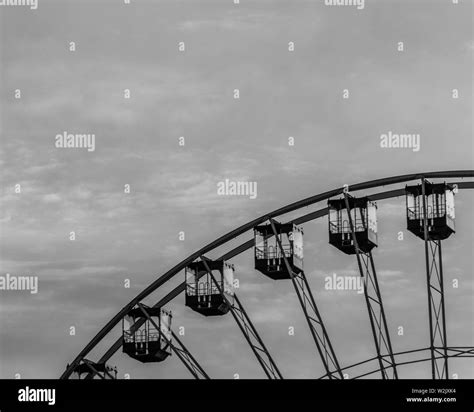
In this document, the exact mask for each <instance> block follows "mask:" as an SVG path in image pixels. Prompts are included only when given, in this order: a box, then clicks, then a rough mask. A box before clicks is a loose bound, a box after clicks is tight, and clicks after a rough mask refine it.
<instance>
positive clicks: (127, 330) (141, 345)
mask: <svg viewBox="0 0 474 412" xmlns="http://www.w3.org/2000/svg"><path fill="white" fill-rule="evenodd" d="M140 306H141V307H140ZM140 306H138V307H135V308H133V309H132V310H130V311H129V312H128V314H127V315H126V316H125V317H124V318H123V320H122V329H123V345H122V346H123V352H124V353H126V354H127V355H129V356H130V357H132V358H134V359H136V360H138V361H140V362H143V363H150V362H161V361H163V360H165V359H166V358H167V357H168V356H169V355H171V339H172V332H171V317H172V316H171V312H170V311H167V310H165V309H162V308H149V307H147V306H145V305H140ZM142 308H143V309H144V310H145V311H146V313H147V314H148V316H147V315H146V314H145V313H144V312H143V310H142ZM137 321H142V322H143V323H142V325H141V326H140V327H139V328H138V329H136V330H135V331H134V330H133V329H132V327H133V325H134V324H135V322H137Z"/></svg>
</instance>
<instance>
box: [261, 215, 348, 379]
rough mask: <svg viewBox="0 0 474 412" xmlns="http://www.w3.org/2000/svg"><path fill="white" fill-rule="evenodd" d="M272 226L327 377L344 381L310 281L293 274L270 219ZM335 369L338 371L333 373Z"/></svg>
mask: <svg viewBox="0 0 474 412" xmlns="http://www.w3.org/2000/svg"><path fill="white" fill-rule="evenodd" d="M270 224H271V226H272V231H273V235H274V236H275V239H276V241H277V243H278V248H279V249H280V252H281V254H282V256H283V260H284V262H285V266H286V270H287V271H288V273H289V275H290V277H291V281H292V283H293V286H294V288H295V291H296V295H297V296H298V300H299V302H300V304H301V308H302V309H303V313H304V315H305V318H306V321H307V322H308V326H309V330H310V332H311V335H312V337H313V340H314V343H315V344H316V348H317V349H318V353H319V356H320V357H321V360H322V362H323V365H324V369H325V370H326V373H327V376H328V377H329V379H344V375H343V374H342V371H341V367H340V366H339V361H338V359H337V357H336V353H335V352H334V349H333V347H332V344H331V340H330V339H329V336H328V333H327V331H326V327H325V326H324V322H323V319H322V317H321V315H320V313H319V310H318V307H317V305H316V301H315V300H314V297H313V293H312V292H311V288H310V287H309V284H308V280H307V279H306V276H305V274H304V272H303V271H301V272H300V273H294V272H293V270H292V269H291V266H290V264H289V262H288V259H287V257H286V256H285V251H284V249H283V245H282V244H281V240H280V238H279V237H278V233H277V230H276V227H275V223H274V221H273V219H270ZM333 369H335V370H336V371H335V372H332V370H333Z"/></svg>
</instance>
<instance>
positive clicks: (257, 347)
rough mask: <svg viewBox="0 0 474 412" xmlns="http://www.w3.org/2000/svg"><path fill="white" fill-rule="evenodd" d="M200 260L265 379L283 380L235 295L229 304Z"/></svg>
mask: <svg viewBox="0 0 474 412" xmlns="http://www.w3.org/2000/svg"><path fill="white" fill-rule="evenodd" d="M201 260H202V261H203V263H204V266H205V268H206V270H207V273H209V275H210V276H211V278H212V281H213V282H214V285H215V286H216V287H217V289H218V290H219V293H221V294H222V296H223V297H224V299H225V301H226V303H227V305H228V306H229V309H230V311H231V313H232V315H233V317H234V319H235V321H236V322H237V325H238V326H239V328H240V330H241V332H242V333H243V335H244V337H245V339H246V340H247V342H248V344H249V345H250V348H251V349H252V351H253V353H254V355H255V357H256V358H257V360H258V363H260V366H261V367H262V369H263V371H264V372H265V375H266V376H267V378H268V379H283V376H282V375H281V373H280V370H279V369H278V367H277V365H276V364H275V361H274V360H273V358H272V356H271V355H270V352H269V351H268V349H267V347H266V346H265V344H264V343H263V341H262V339H261V338H260V335H259V334H258V332H257V329H255V326H253V323H252V321H251V320H250V318H249V317H248V315H247V312H246V311H245V309H244V307H243V306H242V304H241V303H240V301H239V298H238V297H237V295H236V294H234V302H233V303H231V302H229V300H228V299H227V297H226V295H225V294H224V291H223V290H222V288H221V285H220V283H219V282H218V281H217V280H216V278H215V277H214V274H213V273H212V270H211V269H210V267H209V265H208V264H207V262H206V258H205V257H201Z"/></svg>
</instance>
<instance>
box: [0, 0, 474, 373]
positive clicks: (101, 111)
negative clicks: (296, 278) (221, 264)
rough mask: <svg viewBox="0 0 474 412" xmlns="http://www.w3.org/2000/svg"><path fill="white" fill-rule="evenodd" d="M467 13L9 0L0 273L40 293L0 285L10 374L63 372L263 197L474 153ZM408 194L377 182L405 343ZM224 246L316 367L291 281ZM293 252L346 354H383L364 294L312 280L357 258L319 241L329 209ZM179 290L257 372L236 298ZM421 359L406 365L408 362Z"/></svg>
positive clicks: (465, 365) (307, 1)
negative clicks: (229, 190)
mask: <svg viewBox="0 0 474 412" xmlns="http://www.w3.org/2000/svg"><path fill="white" fill-rule="evenodd" d="M472 22H473V15H472V1H470V0H459V3H458V4H453V1H452V0H410V1H408V0H366V1H365V3H364V8H363V9H358V8H357V7H354V6H328V5H325V2H324V1H323V0H292V1H290V0H241V1H240V3H239V4H234V2H233V0H154V1H151V0H131V2H130V4H125V2H124V0H96V1H86V0H74V1H73V0H60V1H59V0H39V4H38V9H37V10H30V9H29V8H28V7H21V6H16V7H14V6H0V105H1V106H0V133H1V145H0V153H1V154H0V160H1V163H0V170H1V173H0V180H1V209H0V211H1V214H0V258H1V263H0V275H1V276H4V275H6V274H7V273H9V274H11V275H16V276H38V279H39V291H38V293H37V294H30V293H29V292H27V291H23V292H19V291H0V378H12V377H15V375H16V374H20V375H21V377H24V378H43V377H44V378H55V377H58V376H59V375H60V374H61V373H62V371H63V370H64V368H65V366H66V363H67V362H70V361H71V360H72V359H73V358H74V357H75V355H76V354H77V353H78V352H79V351H80V350H81V349H82V347H84V345H85V344H87V342H88V341H89V340H90V339H91V338H92V337H93V336H94V335H95V334H96V333H97V332H98V331H99V330H100V328H101V327H102V326H103V325H104V324H105V323H106V322H107V321H108V320H109V319H110V318H111V317H112V316H113V315H114V314H115V313H116V312H117V311H118V310H120V309H121V308H122V307H123V306H124V305H125V304H126V303H127V302H128V301H130V300H131V299H132V298H133V297H134V296H135V295H136V294H137V293H138V292H140V291H141V290H142V289H143V288H144V287H146V286H147V285H148V284H150V283H151V282H152V281H153V280H154V279H156V278H157V277H158V276H159V275H161V274H162V273H164V272H165V271H167V270H168V269H169V268H171V267H172V266H174V265H175V264H176V263H178V262H179V261H181V260H182V259H184V258H185V257H187V256H188V255H190V254H191V253H193V252H194V251H196V250H197V249H198V248H199V247H201V246H203V245H204V244H207V243H209V242H211V241H212V240H214V239H215V238H217V237H219V236H221V235H222V234H224V233H226V232H228V231H230V230H232V229H234V228H235V227H237V226H238V225H240V224H243V223H245V222H247V221H249V220H251V219H253V218H255V217H258V216H260V215H263V214H264V213H266V212H269V211H271V210H274V209H276V208H278V207H280V206H283V205H285V204H288V203H290V202H293V201H296V200H299V199H302V198H305V197H308V196H310V195H313V194H317V193H320V192H323V191H326V190H329V189H332V188H336V187H341V186H342V185H343V184H345V183H347V184H352V183H358V182H362V181H366V180H372V179H376V178H382V177H386V176H392V175H399V174H405V173H412V172H420V171H436V170H459V169H473V167H472V166H473V159H474V153H473V129H472V112H473V107H472V90H473V89H472V80H473V65H472V53H473V48H474V42H473V38H472V25H473V24H472ZM71 42H74V45H75V50H73V51H71ZM180 42H184V45H185V50H184V51H181V50H180V49H179V45H180ZM290 42H292V43H293V44H294V50H293V51H289V43H290ZM400 42H403V47H402V49H401V45H400ZM235 89H238V90H239V99H235V98H234V97H235V96H234V91H235ZM454 89H456V90H457V93H458V94H457V98H453V97H454V95H453V93H454V92H453V90H454ZM125 90H129V91H130V98H129V99H126V98H124V93H125ZM345 90H346V91H348V95H346V96H344V91H345ZM18 91H20V92H21V97H20V98H18V97H19V95H18ZM344 97H347V98H344ZM65 132H66V133H72V134H94V135H95V150H94V151H87V150H84V149H72V148H70V149H61V148H57V147H56V145H55V141H56V136H57V135H58V134H63V133H65ZM389 132H392V133H402V134H419V135H420V150H418V151H414V150H412V149H410V148H404V149H403V148H398V149H397V148H383V147H381V144H380V137H381V135H383V134H388V133H389ZM290 136H291V137H293V138H294V145H293V146H290V145H289V144H288V142H289V137H290ZM180 137H184V141H185V144H184V146H182V145H180V144H179V139H180ZM225 179H230V180H232V181H252V182H257V183H258V196H257V197H256V199H249V198H248V197H245V196H240V197H239V196H234V197H233V196H219V195H218V194H217V189H216V187H217V184H218V182H220V181H223V180H225ZM17 185H20V187H21V192H20V193H18V192H17V191H16V190H15V188H16V187H18V186H17ZM125 185H130V193H124V186H125ZM473 200H474V199H473V194H472V193H469V192H468V191H463V192H461V193H459V195H458V196H456V213H457V222H456V223H457V233H456V234H455V235H454V236H453V237H451V238H450V239H448V240H447V241H446V242H445V243H444V245H443V247H444V265H445V276H446V282H447V288H446V289H447V291H446V293H447V300H448V301H449V305H448V313H447V317H448V320H449V322H448V323H449V327H448V334H449V336H450V342H451V344H452V345H453V346H456V345H458V346H466V345H470V346H472V342H473V337H474V336H473V335H474V329H473V311H474V303H473V289H474V280H473V277H472V274H473V260H472V259H473V258H472V251H473V223H474V219H473V212H472V210H473V209H472V204H473V203H472V201H473ZM320 206H321V205H320ZM322 206H324V205H322ZM404 207H405V203H404V199H403V198H399V199H392V200H388V201H383V202H380V204H379V215H378V218H379V232H380V234H379V247H378V249H377V250H376V251H375V252H374V257H375V260H376V262H377V267H378V274H379V280H380V283H381V288H382V293H383V296H384V298H385V305H386V309H387V312H388V314H389V315H388V322H389V324H390V327H391V331H392V333H393V335H394V338H393V344H394V347H395V348H396V350H398V351H402V350H406V349H411V348H416V347H425V346H428V343H427V342H428V329H427V327H428V326H427V325H428V324H427V320H426V319H427V304H426V295H425V293H426V285H425V283H424V282H425V272H424V255H423V244H422V242H421V241H420V240H419V239H416V238H415V237H414V236H413V235H411V234H410V233H408V232H407V231H406V229H405V211H404ZM400 231H403V232H404V240H403V241H400V240H398V232H400ZM70 232H75V234H76V239H75V240H74V241H71V240H70ZM180 232H184V233H185V240H184V241H182V240H180V239H179V233H180ZM240 240H247V237H245V238H241V239H240ZM216 256H218V254H216ZM233 263H234V264H235V266H236V277H237V278H238V279H239V280H240V289H239V292H238V293H239V297H240V298H241V300H242V302H243V303H244V305H245V307H246V308H247V310H248V312H249V315H250V317H251V318H252V320H253V321H254V322H255V325H256V327H257V329H258V330H259V331H260V333H261V335H262V337H263V338H264V340H265V342H266V344H267V345H268V347H269V348H270V350H271V352H272V354H274V356H275V358H276V359H277V360H278V364H279V366H280V368H281V370H282V373H283V374H284V375H285V376H287V377H295V378H298V377H299V378H309V377H317V376H320V375H321V374H323V369H322V366H321V363H320V361H319V359H318V357H317V355H316V350H315V347H314V345H313V344H312V342H311V338H310V335H309V332H308V331H307V327H306V325H305V321H304V318H303V317H302V314H301V309H300V307H299V305H298V301H297V299H296V296H295V293H294V291H293V290H292V288H291V285H290V284H289V283H287V282H272V281H270V280H269V279H266V278H265V277H264V276H263V275H261V274H259V273H258V272H256V271H255V270H254V269H253V262H252V253H251V251H249V252H247V253H244V254H243V255H242V256H240V257H238V258H236V259H235V260H234V261H233ZM305 268H306V273H307V276H308V279H309V281H310V283H311V285H312V287H313V291H314V294H315V297H316V299H317V301H318V303H319V304H320V309H321V312H322V315H323V317H324V319H325V321H326V322H327V327H328V330H329V333H330V335H331V336H332V337H333V343H334V345H335V350H336V352H337V353H338V354H340V355H339V357H340V359H341V361H342V363H343V364H344V365H348V364H350V363H354V362H357V361H359V360H363V359H365V358H368V357H371V356H373V355H374V348H373V342H372V340H371V337H370V329H369V323H368V319H367V314H366V310H367V309H366V307H365V306H364V298H363V295H360V294H357V293H355V292H353V291H327V290H325V289H324V279H325V277H326V276H331V275H332V274H333V273H336V274H337V275H341V276H344V275H357V266H356V262H355V260H354V257H350V256H342V254H341V253H340V252H338V251H337V250H336V249H335V248H333V247H331V246H330V245H328V243H327V221H326V219H322V220H319V221H315V222H311V223H308V224H306V225H305ZM126 279H130V282H131V285H130V288H125V287H124V281H125V280H126ZM183 279H184V274H182V275H180V276H179V279H178V278H176V279H174V280H173V281H172V282H170V284H169V285H167V286H166V288H165V290H161V291H160V292H159V293H156V294H155V295H153V297H150V299H148V300H147V302H148V303H149V304H153V303H155V302H156V300H157V299H158V298H159V297H160V296H163V295H164V293H165V292H166V291H169V290H171V288H172V287H174V286H176V285H177V284H178V283H180V282H182V281H183ZM455 279H457V280H458V281H459V288H454V287H452V284H453V283H452V282H453V280H455ZM169 308H170V309H171V310H172V311H173V325H174V327H175V328H178V327H179V326H184V327H185V331H186V334H185V336H184V337H183V340H184V342H185V343H186V344H187V346H188V347H189V348H190V349H191V351H192V352H193V354H194V355H195V356H196V358H198V360H199V361H200V362H201V363H202V364H203V365H204V366H205V367H206V369H207V370H208V372H209V374H210V375H211V376H213V377H219V378H232V377H233V376H234V374H235V373H238V374H239V375H240V377H242V378H251V377H263V372H262V371H261V370H260V369H259V367H258V364H257V363H256V362H255V361H254V359H253V355H252V353H251V351H250V349H249V348H248V347H247V346H246V343H245V341H244V338H243V337H242V335H241V334H240V332H239V331H238V329H237V327H236V326H235V322H234V320H233V319H232V318H231V316H230V315H228V316H225V317H222V318H218V319H215V318H214V319H213V318H204V317H200V316H199V315H198V314H196V313H194V312H192V311H190V310H189V309H187V308H185V307H184V297H183V296H179V297H178V298H177V299H175V300H174V301H173V302H172V303H171V304H170V305H169ZM399 326H403V329H404V334H403V336H398V335H397V331H398V327H399ZM71 327H74V328H75V335H73V336H71V334H70V330H71V329H70V328H71ZM289 327H294V330H295V334H294V336H290V335H289V334H288V330H289ZM119 333H120V331H119V330H118V329H117V330H115V331H114V334H113V335H111V337H110V339H108V340H107V342H108V343H110V342H111V341H112V340H114V339H115V338H116V337H117V336H118V335H119ZM451 337H452V338H451ZM105 348H106V345H105V344H104V345H103V346H101V349H102V351H103V350H104V349H105ZM99 354H100V350H97V351H96V352H94V353H93V354H91V355H90V358H92V359H93V358H94V355H95V356H97V355H99ZM110 363H111V364H112V365H117V366H118V369H119V377H122V376H123V375H124V374H126V373H128V374H130V376H131V377H156V378H165V377H171V378H180V377H182V378H186V377H188V373H187V371H186V370H185V368H184V367H183V366H182V365H181V364H180V363H179V360H178V359H176V357H172V358H171V359H170V360H168V361H166V362H164V363H162V364H159V365H151V366H149V365H146V366H143V365H140V364H137V363H136V362H135V361H133V360H131V359H128V358H126V357H125V356H124V355H123V354H121V353H119V354H117V355H116V356H115V357H113V358H112V359H111V362H110ZM473 368H474V365H473V363H472V362H470V361H468V360H464V361H457V362H454V363H453V366H452V368H451V369H452V373H457V374H458V375H459V376H460V377H472V376H473ZM429 373H430V370H429V368H428V365H416V366H410V367H407V368H406V369H405V372H404V375H403V376H405V377H428V376H429Z"/></svg>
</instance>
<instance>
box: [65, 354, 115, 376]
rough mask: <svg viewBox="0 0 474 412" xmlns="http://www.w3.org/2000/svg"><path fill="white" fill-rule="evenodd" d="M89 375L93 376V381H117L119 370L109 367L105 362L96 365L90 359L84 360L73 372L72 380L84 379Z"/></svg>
mask: <svg viewBox="0 0 474 412" xmlns="http://www.w3.org/2000/svg"><path fill="white" fill-rule="evenodd" d="M89 373H92V374H93V379H117V368H116V367H114V368H112V367H111V366H108V365H107V364H106V363H105V362H102V363H96V362H92V361H90V360H88V359H83V360H82V361H81V363H79V364H78V365H77V366H76V367H75V368H74V370H73V372H72V375H71V379H83V378H85V377H86V376H87V375H89Z"/></svg>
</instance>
